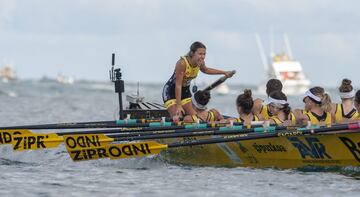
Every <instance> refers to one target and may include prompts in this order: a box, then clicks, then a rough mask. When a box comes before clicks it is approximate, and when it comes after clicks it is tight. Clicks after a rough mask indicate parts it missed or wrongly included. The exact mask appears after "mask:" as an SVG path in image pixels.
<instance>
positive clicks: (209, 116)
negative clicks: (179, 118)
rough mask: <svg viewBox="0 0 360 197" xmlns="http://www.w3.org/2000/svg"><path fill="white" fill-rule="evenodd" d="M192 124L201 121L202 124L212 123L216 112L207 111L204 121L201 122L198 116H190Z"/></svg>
mask: <svg viewBox="0 0 360 197" xmlns="http://www.w3.org/2000/svg"><path fill="white" fill-rule="evenodd" d="M191 118H192V120H193V122H197V120H201V121H203V122H214V121H215V118H216V111H215V110H209V111H208V112H207V117H206V119H205V120H203V119H202V118H201V117H200V116H199V115H197V114H196V115H192V116H191Z"/></svg>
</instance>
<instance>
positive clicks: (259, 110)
mask: <svg viewBox="0 0 360 197" xmlns="http://www.w3.org/2000/svg"><path fill="white" fill-rule="evenodd" d="M282 88H283V85H282V83H281V81H280V80H278V79H270V80H269V81H268V82H267V83H266V95H267V96H269V94H270V93H271V92H273V91H282ZM253 113H254V114H255V115H259V114H261V115H262V117H263V118H264V119H265V120H267V119H269V118H270V116H272V114H271V112H270V111H269V107H268V106H267V105H266V104H264V100H262V99H259V98H258V99H255V101H254V107H253Z"/></svg>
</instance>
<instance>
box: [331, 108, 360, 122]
mask: <svg viewBox="0 0 360 197" xmlns="http://www.w3.org/2000/svg"><path fill="white" fill-rule="evenodd" d="M344 118H347V119H349V120H355V119H358V118H359V113H358V111H356V109H355V108H353V109H352V110H351V111H350V112H349V113H347V114H345V113H344V108H343V105H342V104H341V103H338V104H336V110H335V121H336V122H337V123H338V122H342V121H343V119H344Z"/></svg>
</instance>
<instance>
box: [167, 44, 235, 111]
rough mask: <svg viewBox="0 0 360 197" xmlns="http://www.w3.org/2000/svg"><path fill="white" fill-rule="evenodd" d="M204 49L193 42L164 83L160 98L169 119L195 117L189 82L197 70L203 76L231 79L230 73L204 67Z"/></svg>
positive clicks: (201, 45) (195, 75)
mask: <svg viewBox="0 0 360 197" xmlns="http://www.w3.org/2000/svg"><path fill="white" fill-rule="evenodd" d="M205 55H206V47H205V45H204V44H203V43H201V42H194V43H193V44H192V45H191V46H190V51H189V52H188V53H187V54H186V55H185V56H182V57H181V58H180V59H179V60H178V61H177V62H176V67H175V71H174V73H173V75H172V76H171V78H170V79H169V80H168V81H167V82H166V84H165V86H164V89H163V93H162V97H163V101H164V105H165V107H166V109H167V110H168V112H169V114H170V117H172V118H174V117H183V116H184V115H186V114H188V115H195V114H196V111H195V110H194V109H193V107H192V104H191V92H190V82H191V80H192V79H194V78H196V77H197V75H198V72H199V70H201V72H203V73H205V74H210V75H213V74H223V75H225V76H227V77H232V75H233V73H231V72H230V71H228V72H226V71H222V70H217V69H213V68H208V67H206V66H205V61H204V60H205Z"/></svg>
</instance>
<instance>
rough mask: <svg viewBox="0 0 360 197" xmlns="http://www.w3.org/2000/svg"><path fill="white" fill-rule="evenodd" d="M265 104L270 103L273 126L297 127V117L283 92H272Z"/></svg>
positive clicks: (270, 119)
mask: <svg viewBox="0 0 360 197" xmlns="http://www.w3.org/2000/svg"><path fill="white" fill-rule="evenodd" d="M265 103H268V107H269V110H270V113H271V114H272V116H271V117H270V118H269V121H270V123H271V124H277V125H284V126H289V125H296V123H297V122H296V118H295V115H294V114H293V112H291V108H290V106H289V103H288V102H287V97H286V95H285V94H284V93H283V92H281V91H273V92H271V93H270V95H269V97H268V99H267V100H266V101H265Z"/></svg>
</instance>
